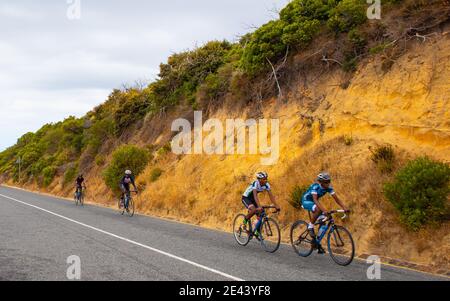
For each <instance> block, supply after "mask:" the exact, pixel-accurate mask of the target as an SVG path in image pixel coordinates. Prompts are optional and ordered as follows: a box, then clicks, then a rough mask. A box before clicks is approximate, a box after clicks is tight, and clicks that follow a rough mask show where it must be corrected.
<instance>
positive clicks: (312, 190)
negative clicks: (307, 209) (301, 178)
mask: <svg viewBox="0 0 450 301" xmlns="http://www.w3.org/2000/svg"><path fill="white" fill-rule="evenodd" d="M327 193H329V194H331V195H333V194H335V192H334V189H333V187H331V186H330V187H328V188H323V187H322V186H321V185H320V184H319V183H314V184H312V185H311V186H310V187H309V189H308V190H307V191H306V192H305V194H304V195H303V197H302V202H314V199H313V194H315V195H317V198H318V199H320V198H321V197H323V196H324V195H326V194H327Z"/></svg>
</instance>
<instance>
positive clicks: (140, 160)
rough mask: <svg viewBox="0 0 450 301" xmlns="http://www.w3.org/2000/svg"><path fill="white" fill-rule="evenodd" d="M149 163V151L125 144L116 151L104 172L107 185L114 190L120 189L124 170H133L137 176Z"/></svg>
mask: <svg viewBox="0 0 450 301" xmlns="http://www.w3.org/2000/svg"><path fill="white" fill-rule="evenodd" d="M147 164H148V152H147V151H146V150H144V149H141V148H139V147H137V146H134V145H124V146H121V147H119V148H118V149H117V150H116V151H114V153H113V155H112V161H111V163H110V164H109V166H108V168H106V170H105V171H104V172H103V179H104V181H105V183H106V185H107V186H108V187H109V188H111V189H112V190H113V191H118V190H119V182H120V179H121V178H122V177H123V174H124V171H125V170H127V169H129V170H131V171H133V174H134V176H135V177H137V176H139V174H141V173H142V171H143V170H144V169H145V167H146V166H147Z"/></svg>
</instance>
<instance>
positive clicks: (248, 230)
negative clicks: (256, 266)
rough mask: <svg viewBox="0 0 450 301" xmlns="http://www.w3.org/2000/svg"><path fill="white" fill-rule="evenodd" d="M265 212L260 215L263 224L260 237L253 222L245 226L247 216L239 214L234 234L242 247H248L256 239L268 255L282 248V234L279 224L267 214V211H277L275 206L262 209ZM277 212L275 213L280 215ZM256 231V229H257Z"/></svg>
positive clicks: (234, 226) (235, 222)
mask: <svg viewBox="0 0 450 301" xmlns="http://www.w3.org/2000/svg"><path fill="white" fill-rule="evenodd" d="M262 209H263V211H262V213H261V214H260V218H262V223H261V226H260V230H259V233H258V235H255V231H254V229H253V226H252V221H251V220H249V221H248V222H247V224H244V220H245V217H246V216H245V214H242V213H241V214H238V215H237V216H236V217H235V218H234V222H233V233H234V238H235V239H236V241H237V243H238V244H239V245H241V246H244V247H245V246H246V245H248V243H249V242H250V241H251V240H252V238H256V239H257V240H258V241H259V242H260V243H261V245H262V247H263V248H264V250H265V251H266V252H268V253H275V252H276V251H277V250H278V248H279V247H280V243H281V234H280V227H279V226H278V223H277V222H276V221H275V220H274V219H273V218H271V217H269V216H268V215H267V213H266V209H276V208H275V207H273V206H264V207H262ZM278 212H279V211H278V210H276V211H274V212H273V213H278ZM255 230H256V229H255Z"/></svg>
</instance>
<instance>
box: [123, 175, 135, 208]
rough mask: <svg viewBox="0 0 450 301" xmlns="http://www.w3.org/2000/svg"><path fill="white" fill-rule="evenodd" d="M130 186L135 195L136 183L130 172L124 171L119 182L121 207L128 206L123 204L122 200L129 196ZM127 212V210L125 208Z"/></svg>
mask: <svg viewBox="0 0 450 301" xmlns="http://www.w3.org/2000/svg"><path fill="white" fill-rule="evenodd" d="M130 184H131V185H133V187H134V190H135V191H136V193H137V188H136V183H135V180H134V177H133V173H132V172H131V170H126V171H125V175H124V176H123V178H122V180H120V190H121V191H122V196H121V198H120V199H121V206H124V205H125V206H126V207H128V206H127V205H128V204H124V200H125V196H127V195H129V194H130ZM127 211H128V208H127Z"/></svg>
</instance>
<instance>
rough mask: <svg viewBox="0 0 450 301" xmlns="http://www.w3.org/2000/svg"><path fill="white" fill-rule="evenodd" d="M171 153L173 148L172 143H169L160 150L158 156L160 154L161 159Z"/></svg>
mask: <svg viewBox="0 0 450 301" xmlns="http://www.w3.org/2000/svg"><path fill="white" fill-rule="evenodd" d="M171 151H172V146H171V144H170V142H168V143H166V144H164V146H163V147H161V148H160V149H159V150H158V152H157V154H158V156H160V157H161V156H165V155H167V154H168V153H170V152H171Z"/></svg>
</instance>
